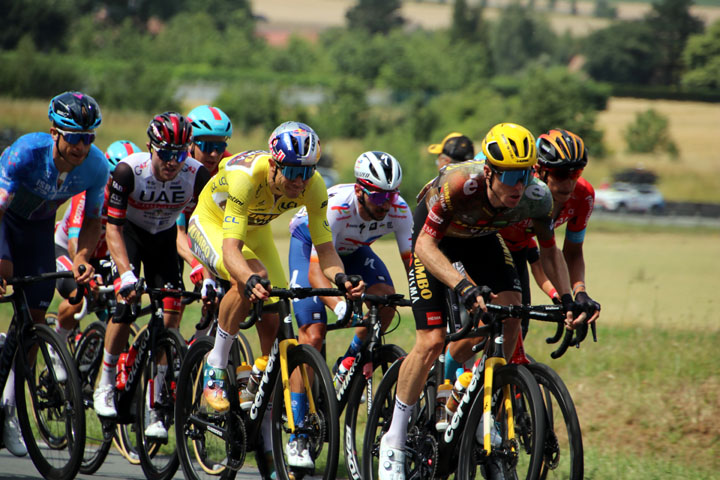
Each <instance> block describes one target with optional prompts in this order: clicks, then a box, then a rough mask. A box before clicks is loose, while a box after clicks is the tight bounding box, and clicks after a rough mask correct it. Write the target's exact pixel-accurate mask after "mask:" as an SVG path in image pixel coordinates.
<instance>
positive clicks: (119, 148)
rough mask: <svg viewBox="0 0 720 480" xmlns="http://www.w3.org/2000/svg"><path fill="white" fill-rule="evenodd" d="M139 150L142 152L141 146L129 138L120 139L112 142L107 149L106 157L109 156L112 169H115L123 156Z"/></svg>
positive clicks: (108, 159)
mask: <svg viewBox="0 0 720 480" xmlns="http://www.w3.org/2000/svg"><path fill="white" fill-rule="evenodd" d="M139 152H142V150H141V149H140V147H138V146H137V145H135V144H134V143H133V142H131V141H129V140H118V141H117V142H113V143H111V144H110V146H109V147H108V149H107V150H105V158H107V161H108V163H109V164H110V171H111V172H112V171H114V170H115V167H116V166H117V164H118V162H120V160H122V159H123V158H125V157H127V156H128V155H131V154H133V153H139Z"/></svg>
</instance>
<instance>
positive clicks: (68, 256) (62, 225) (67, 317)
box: [55, 140, 142, 341]
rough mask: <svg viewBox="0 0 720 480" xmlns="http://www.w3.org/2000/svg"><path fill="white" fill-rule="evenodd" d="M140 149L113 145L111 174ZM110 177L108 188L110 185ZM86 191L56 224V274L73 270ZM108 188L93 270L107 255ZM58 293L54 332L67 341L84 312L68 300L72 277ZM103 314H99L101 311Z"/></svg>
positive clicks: (126, 144)
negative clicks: (122, 161)
mask: <svg viewBox="0 0 720 480" xmlns="http://www.w3.org/2000/svg"><path fill="white" fill-rule="evenodd" d="M141 151H142V150H141V149H140V147H138V146H137V145H135V144H134V143H133V142H130V141H128V140H118V141H116V142H113V143H111V144H110V146H109V147H108V149H107V150H106V151H105V158H106V159H107V162H108V165H109V167H110V174H112V172H113V171H114V170H115V166H116V165H117V164H118V162H120V160H122V159H123V158H125V157H127V156H128V155H131V154H133V153H138V152H141ZM111 178H112V177H110V176H109V177H108V181H107V182H106V184H107V185H109V184H110V179H111ZM85 196H86V194H85V192H82V193H78V194H77V195H75V196H74V197H73V198H72V199H71V200H70V205H69V206H68V208H67V210H65V214H64V215H63V217H62V219H61V220H60V221H59V222H58V223H57V224H55V266H56V268H57V271H59V272H60V271H66V270H70V268H71V267H72V260H73V258H75V254H76V252H77V244H78V233H79V232H80V227H81V226H82V223H83V218H84V216H85V212H84V210H85ZM107 201H108V196H107V189H106V190H105V201H104V202H103V208H102V231H101V233H100V241H99V242H98V244H97V247H95V250H94V251H93V253H92V255H91V257H90V262H91V263H92V265H93V267H95V268H97V267H98V262H99V260H100V259H103V258H106V257H107V256H108V248H107V243H106V242H105V225H106V223H107ZM91 283H92V281H91ZM56 287H57V291H58V293H59V294H60V296H61V297H63V301H62V302H60V306H59V307H58V315H57V323H56V325H55V332H57V334H58V335H60V337H61V338H62V339H63V340H65V341H67V339H68V337H69V336H70V334H71V333H72V331H73V329H75V327H76V326H77V324H78V321H77V320H75V317H74V315H75V314H76V313H78V312H80V310H81V309H82V303H79V304H77V305H71V304H70V302H69V301H68V300H67V299H68V298H70V297H71V296H73V295H75V289H76V288H77V284H76V283H75V281H74V280H73V279H71V278H60V279H58V280H57V282H56ZM98 313H100V312H98Z"/></svg>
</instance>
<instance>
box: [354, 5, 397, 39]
mask: <svg viewBox="0 0 720 480" xmlns="http://www.w3.org/2000/svg"><path fill="white" fill-rule="evenodd" d="M401 6H402V3H401V1H400V0H358V3H357V5H355V6H354V7H352V8H351V9H350V10H348V11H347V13H346V14H345V17H346V18H347V20H348V27H350V28H352V29H360V30H365V31H368V32H370V33H372V34H375V33H383V34H385V33H388V32H390V30H392V29H393V28H396V27H399V26H401V25H402V24H403V23H405V20H404V19H403V18H402V17H401V16H400V13H399V10H400V7H401Z"/></svg>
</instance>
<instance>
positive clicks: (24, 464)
mask: <svg viewBox="0 0 720 480" xmlns="http://www.w3.org/2000/svg"><path fill="white" fill-rule="evenodd" d="M38 478H42V476H41V475H40V474H39V473H38V471H37V469H36V468H35V465H33V463H32V460H30V457H28V456H25V457H23V458H18V457H15V456H13V455H12V454H11V453H10V452H8V451H7V450H6V449H2V450H0V480H24V479H38ZM76 478H78V479H81V480H98V479H99V480H110V479H112V480H144V479H145V475H144V474H143V471H142V469H141V468H140V465H131V464H130V463H128V461H127V460H125V458H123V456H122V455H120V454H119V453H118V452H117V450H114V449H113V450H110V453H109V454H108V457H107V458H106V459H105V463H103V465H102V467H100V470H98V471H97V472H95V473H94V474H93V475H82V474H80V475H78V476H77V477H76ZM183 478H184V477H183V474H182V470H178V472H177V473H176V474H175V476H174V477H173V479H178V480H182V479H183ZM235 478H236V479H237V480H260V475H258V473H257V471H256V470H255V471H253V469H252V468H243V469H242V470H240V472H238V474H237V476H236V477H235Z"/></svg>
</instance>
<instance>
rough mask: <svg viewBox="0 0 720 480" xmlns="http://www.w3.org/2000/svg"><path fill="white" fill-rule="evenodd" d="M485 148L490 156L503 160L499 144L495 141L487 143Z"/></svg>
mask: <svg viewBox="0 0 720 480" xmlns="http://www.w3.org/2000/svg"><path fill="white" fill-rule="evenodd" d="M487 150H488V153H489V154H490V156H492V157H493V158H494V159H495V160H500V161H502V160H503V154H502V150H500V146H499V145H498V144H497V142H492V143H488V145H487Z"/></svg>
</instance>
